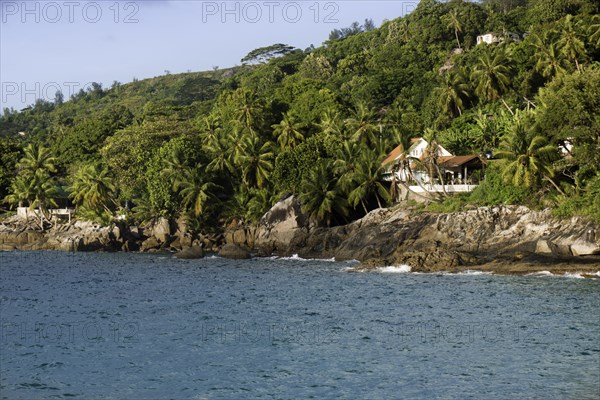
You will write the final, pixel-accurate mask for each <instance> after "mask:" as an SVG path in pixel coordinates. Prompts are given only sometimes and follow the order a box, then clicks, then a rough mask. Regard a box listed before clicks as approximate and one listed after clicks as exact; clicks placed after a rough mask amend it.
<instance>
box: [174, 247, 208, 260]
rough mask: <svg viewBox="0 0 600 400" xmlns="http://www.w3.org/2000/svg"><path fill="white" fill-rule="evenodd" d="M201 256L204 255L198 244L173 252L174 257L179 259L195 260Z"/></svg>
mask: <svg viewBox="0 0 600 400" xmlns="http://www.w3.org/2000/svg"><path fill="white" fill-rule="evenodd" d="M202 257H204V250H203V249H202V247H200V246H194V247H189V248H187V249H184V250H181V251H180V252H177V253H175V258H179V259H181V260H196V259H198V258H202Z"/></svg>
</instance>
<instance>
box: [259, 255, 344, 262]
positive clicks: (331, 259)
mask: <svg viewBox="0 0 600 400" xmlns="http://www.w3.org/2000/svg"><path fill="white" fill-rule="evenodd" d="M271 259H272V260H284V261H319V262H336V259H335V257H331V258H302V257H300V256H299V255H298V254H294V255H293V256H291V257H271Z"/></svg>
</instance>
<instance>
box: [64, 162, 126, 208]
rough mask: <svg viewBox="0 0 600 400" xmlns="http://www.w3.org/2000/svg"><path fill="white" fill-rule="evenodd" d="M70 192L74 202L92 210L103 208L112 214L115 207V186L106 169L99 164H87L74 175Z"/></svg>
mask: <svg viewBox="0 0 600 400" xmlns="http://www.w3.org/2000/svg"><path fill="white" fill-rule="evenodd" d="M68 190H69V192H70V195H69V197H71V198H72V199H73V201H74V202H75V203H76V204H78V205H82V206H84V207H85V208H87V209H90V210H97V209H98V208H100V207H102V208H103V209H104V210H106V211H107V212H110V206H113V205H115V200H114V193H115V184H114V180H113V178H112V177H111V176H110V175H109V172H108V170H107V169H106V168H102V167H100V166H99V165H97V164H85V165H83V166H81V167H80V168H79V169H78V170H77V171H76V172H75V174H74V175H73V178H72V184H71V186H70V187H69V189H68Z"/></svg>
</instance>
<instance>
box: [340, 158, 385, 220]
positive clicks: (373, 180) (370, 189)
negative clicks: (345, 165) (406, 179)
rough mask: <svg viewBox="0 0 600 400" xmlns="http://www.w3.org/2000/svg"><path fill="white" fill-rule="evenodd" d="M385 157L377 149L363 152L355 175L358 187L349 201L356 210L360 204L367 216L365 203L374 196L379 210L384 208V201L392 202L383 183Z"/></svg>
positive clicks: (351, 194) (349, 197)
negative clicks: (383, 161) (382, 163)
mask: <svg viewBox="0 0 600 400" xmlns="http://www.w3.org/2000/svg"><path fill="white" fill-rule="evenodd" d="M384 156H385V154H382V152H380V151H378V150H377V149H374V150H367V151H363V152H362V153H361V154H360V157H359V159H358V164H357V166H356V171H355V172H354V174H353V180H354V182H355V183H356V187H355V188H354V190H352V191H351V192H350V194H349V195H348V201H349V202H350V204H351V205H352V206H353V207H354V208H356V207H357V206H358V204H359V203H360V204H361V205H362V207H363V210H364V212H365V214H366V213H368V212H369V211H368V209H367V206H366V203H365V201H366V200H367V199H369V198H371V197H372V196H374V197H375V199H376V200H377V205H378V206H379V208H382V207H383V204H382V200H383V201H384V202H385V203H388V202H389V201H390V194H389V192H388V191H387V189H386V188H385V186H384V185H383V184H382V183H381V176H382V175H383V172H385V169H386V167H385V166H383V165H381V161H382V160H383V157H384Z"/></svg>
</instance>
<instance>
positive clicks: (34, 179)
mask: <svg viewBox="0 0 600 400" xmlns="http://www.w3.org/2000/svg"><path fill="white" fill-rule="evenodd" d="M57 196H58V188H57V187H56V184H55V183H54V180H53V179H52V177H51V176H50V174H48V172H47V171H45V170H42V169H38V170H37V171H36V173H35V174H33V175H31V174H28V175H20V176H18V177H16V178H15V180H14V181H13V183H12V185H11V194H9V195H8V196H6V198H5V201H6V202H7V203H9V204H13V205H14V204H18V205H21V204H22V203H23V202H24V201H26V202H27V203H28V205H29V209H30V210H34V209H36V208H37V210H38V216H39V226H40V229H41V230H44V222H45V221H46V220H49V219H50V215H49V213H48V208H49V207H56V206H57V204H56V201H55V198H56V197H57Z"/></svg>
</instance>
